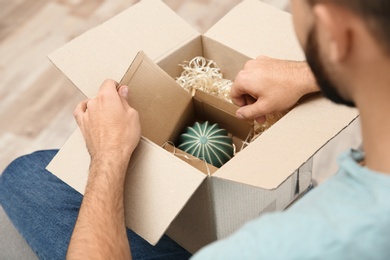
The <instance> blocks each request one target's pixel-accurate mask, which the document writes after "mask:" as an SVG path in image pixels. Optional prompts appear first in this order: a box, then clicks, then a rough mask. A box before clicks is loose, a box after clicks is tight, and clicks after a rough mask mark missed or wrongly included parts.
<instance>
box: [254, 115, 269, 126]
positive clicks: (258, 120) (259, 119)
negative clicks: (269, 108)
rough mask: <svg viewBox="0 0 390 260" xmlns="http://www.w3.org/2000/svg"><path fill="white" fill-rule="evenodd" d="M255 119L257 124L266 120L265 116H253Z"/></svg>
mask: <svg viewBox="0 0 390 260" xmlns="http://www.w3.org/2000/svg"><path fill="white" fill-rule="evenodd" d="M255 120H256V121H257V123H259V124H264V123H265V122H266V121H267V117H266V116H260V117H257V118H255Z"/></svg>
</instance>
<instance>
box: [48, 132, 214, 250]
mask: <svg viewBox="0 0 390 260" xmlns="http://www.w3.org/2000/svg"><path fill="white" fill-rule="evenodd" d="M75 151H77V153H76V152H75ZM89 163H90V157H89V154H88V151H87V149H86V146H85V142H84V139H83V136H82V134H81V131H80V130H79V129H77V130H76V131H75V132H74V133H73V134H72V136H71V137H70V138H69V139H68V141H67V142H66V143H65V145H64V146H63V147H62V148H61V150H60V151H59V152H58V154H57V155H56V156H55V157H54V159H53V160H52V161H51V162H50V164H49V165H48V166H47V169H48V170H49V171H50V172H52V173H53V174H54V175H56V176H57V177H59V178H60V179H61V180H63V181H64V182H65V183H67V184H68V185H70V186H71V187H73V188H74V189H76V190H77V191H78V192H80V193H81V194H84V191H85V186H86V184H87V180H88V173H89ZM206 177H207V175H205V174H203V173H201V172H200V171H198V170H196V169H195V168H193V167H188V164H187V163H186V162H184V161H182V160H180V159H178V158H176V157H175V156H174V155H173V154H171V153H169V152H167V151H165V150H164V149H162V148H161V147H159V146H157V145H155V144H154V143H152V142H150V141H149V140H147V139H144V138H142V139H141V141H140V143H139V145H138V147H137V149H136V150H135V152H134V153H133V155H132V158H131V161H130V165H129V168H128V173H127V178H126V184H125V187H126V190H125V219H126V225H127V226H128V227H129V228H130V229H132V230H133V231H134V232H136V233H137V234H139V235H140V236H142V237H143V238H144V239H145V240H147V241H148V242H149V243H151V244H153V245H155V244H156V243H157V242H158V240H159V239H160V238H161V236H162V235H163V234H164V232H165V231H166V229H167V228H168V227H169V225H170V224H171V222H172V221H173V220H174V218H175V217H176V215H177V214H178V213H179V212H180V211H181V209H182V208H183V207H184V205H185V204H186V203H187V201H188V200H189V199H190V197H191V196H192V194H193V193H194V192H195V191H196V189H197V188H198V187H199V186H200V184H201V183H202V182H203V180H204V179H205V178H206ZM134 209H137V210H134Z"/></svg>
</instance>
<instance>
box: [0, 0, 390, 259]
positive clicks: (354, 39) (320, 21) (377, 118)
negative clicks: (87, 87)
mask: <svg viewBox="0 0 390 260" xmlns="http://www.w3.org/2000/svg"><path fill="white" fill-rule="evenodd" d="M291 7H292V10H293V17H294V24H295V27H296V32H297V35H298V39H299V41H300V43H301V45H302V47H303V49H304V50H305V53H306V56H307V61H308V63H309V65H310V67H311V69H312V70H313V72H314V75H315V76H316V79H317V83H318V85H319V86H320V88H321V90H322V91H323V93H324V94H325V95H326V96H327V97H328V98H330V99H331V100H333V101H335V102H337V103H342V104H346V105H349V106H356V107H357V108H358V109H359V111H360V114H361V122H362V133H363V140H364V147H365V153H363V152H361V151H349V152H347V153H345V154H344V155H342V156H341V157H340V160H339V163H340V171H339V173H338V174H337V175H336V176H335V177H333V178H332V179H331V180H329V181H328V182H327V183H325V184H323V185H321V186H319V187H318V188H316V189H314V190H313V191H311V192H310V193H309V194H307V195H306V196H305V197H304V198H303V199H301V200H300V201H298V202H297V203H296V204H295V205H294V206H293V207H291V208H290V209H288V210H287V211H285V212H281V213H274V214H269V215H267V216H263V217H261V218H259V219H257V220H254V221H252V222H251V223H248V224H247V225H245V226H244V227H243V228H242V229H241V230H239V231H238V232H236V233H235V234H233V235H232V236H230V237H229V238H227V239H225V240H221V241H218V242H216V243H214V244H211V245H209V246H207V247H206V248H204V249H202V250H201V251H200V252H198V253H197V254H196V255H195V256H194V258H195V259H218V258H219V259H229V258H230V259H254V258H255V259H256V258H271V259H313V258H326V259H328V258H332V259H389V258H390V249H389V248H388V246H387V244H388V241H390V219H389V217H388V216H389V215H390V203H388V198H389V197H390V176H389V174H390V160H388V158H389V155H390V152H388V147H390V119H389V117H388V116H387V114H386V111H390V110H389V109H390V102H388V100H389V98H390V87H389V86H388V84H389V83H390V73H388V72H389V69H390V33H389V32H390V22H389V19H390V18H389V17H390V3H389V2H387V0H291ZM312 91H316V87H315V83H314V81H313V79H312V77H311V74H310V72H309V71H308V70H307V67H306V66H305V64H304V63H296V62H287V61H279V60H274V59H269V58H264V57H262V58H259V59H257V60H254V61H250V62H248V63H247V64H246V67H245V69H244V70H243V71H242V72H240V73H239V75H238V76H237V79H236V81H235V83H234V86H233V88H232V92H231V95H232V98H233V100H234V102H235V103H236V104H238V105H239V106H242V108H240V109H239V110H238V111H237V116H238V117H240V118H246V119H248V118H251V119H256V120H258V121H259V122H262V121H264V115H265V114H267V113H270V112H275V111H278V110H282V109H285V108H286V107H288V106H290V105H292V104H294V103H295V102H296V101H297V100H298V99H299V98H300V97H301V96H302V95H303V94H306V93H309V92H312ZM127 95H128V89H127V87H126V86H120V87H119V89H118V92H117V91H116V83H115V82H113V81H110V80H108V81H105V82H104V83H103V85H102V87H101V89H100V91H99V94H98V96H97V97H96V98H94V99H90V100H86V101H83V102H82V103H80V104H79V105H78V107H77V108H76V110H75V117H76V120H77V122H78V124H79V126H80V128H81V130H82V132H83V135H84V138H85V140H86V143H87V147H88V150H89V152H90V155H91V165H90V175H89V180H88V184H87V188H86V192H85V195H84V198H83V199H82V198H81V195H79V194H78V193H77V192H75V191H74V190H72V189H71V188H70V187H68V186H66V185H65V184H63V183H61V182H60V181H59V180H58V179H56V178H55V177H54V176H53V175H51V174H50V173H48V172H46V171H45V170H43V169H42V168H44V167H42V165H39V166H37V164H40V163H37V160H39V159H42V158H43V160H44V163H47V162H48V161H49V160H50V158H51V157H52V156H53V154H54V153H55V152H47V153H49V154H48V155H47V154H45V153H44V152H41V153H35V154H32V155H30V156H29V157H23V158H20V159H18V160H17V161H15V162H14V163H12V164H11V165H10V167H9V168H8V169H7V170H6V171H5V172H4V174H3V176H2V178H1V179H0V188H1V193H0V201H1V203H2V206H3V207H4V209H5V210H6V212H7V214H8V215H9V216H10V218H11V219H12V221H13V223H14V224H15V226H16V227H17V228H18V229H19V231H20V232H21V233H22V235H24V237H25V238H26V240H27V241H28V242H29V244H30V245H31V246H32V248H33V249H34V250H35V252H37V254H38V255H39V256H41V257H42V258H63V257H64V254H65V252H66V248H67V246H68V241H69V239H70V243H69V248H68V251H67V257H68V258H70V259H72V258H75V259H77V258H83V259H84V258H91V259H96V258H103V259H106V258H109V259H111V258H112V259H129V258H131V256H133V257H134V258H142V259H149V258H154V259H156V258H159V259H161V258H164V257H165V258H167V259H182V258H187V257H189V254H187V253H186V252H185V250H183V249H182V248H180V247H179V246H177V245H176V244H175V243H174V242H173V241H171V240H170V239H169V238H167V237H164V238H163V240H162V241H161V242H160V243H159V244H158V245H157V246H156V247H151V246H148V245H147V244H145V242H144V241H143V240H142V239H140V238H139V237H137V236H136V235H134V234H133V233H132V232H131V231H129V230H127V231H126V229H125V224H124V210H123V185H124V178H125V172H126V171H125V169H126V167H127V164H128V162H129V160H131V156H130V155H131V153H132V152H133V151H134V149H135V147H136V146H137V143H138V140H139V135H140V128H139V121H138V114H137V112H136V111H135V110H133V109H132V108H131V107H130V106H129V105H128V104H127V102H126V100H127ZM129 125H131V126H132V127H131V128H130V127H128V126H129ZM129 140H131V142H129ZM253 156H254V158H255V156H256V155H253ZM32 176H33V177H32ZM26 179H27V180H28V181H25V180H26ZM15 183H17V184H15ZM17 185H19V186H17ZM26 189H29V190H30V191H31V192H32V193H33V194H29V193H28V192H26V191H25V190H26ZM23 196H26V197H23ZM31 197H32V198H31ZM81 199H82V204H81V208H80V210H79V203H80V201H81ZM56 203H58V205H57V204H56ZM23 204H25V205H23ZM42 204H43V205H42ZM40 211H41V212H40ZM78 211H79V212H78ZM18 214H20V215H22V214H23V217H21V216H19V215H18ZM29 214H30V215H31V218H29V216H30V215H29ZM77 214H78V218H77V222H76V224H75V226H74V230H73V233H72V228H73V225H74V222H75V221H76V216H77ZM45 224H46V225H45ZM126 232H127V234H126ZM71 233H72V235H71ZM126 235H127V237H126ZM70 236H71V237H70ZM127 239H129V243H127V241H128V240H127Z"/></svg>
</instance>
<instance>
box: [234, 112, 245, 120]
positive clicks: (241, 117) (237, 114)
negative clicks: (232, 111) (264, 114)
mask: <svg viewBox="0 0 390 260" xmlns="http://www.w3.org/2000/svg"><path fill="white" fill-rule="evenodd" d="M236 116H237V117H238V118H240V119H244V117H243V116H242V114H241V113H240V112H237V113H236Z"/></svg>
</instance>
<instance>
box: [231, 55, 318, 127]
mask: <svg viewBox="0 0 390 260" xmlns="http://www.w3.org/2000/svg"><path fill="white" fill-rule="evenodd" d="M315 91H319V89H318V87H317V85H316V83H315V79H314V77H313V75H312V73H311V70H310V68H309V67H308V66H307V64H306V62H297V61H285V60H278V59H273V58H268V57H264V56H260V57H258V58H257V59H256V60H250V61H248V62H247V63H246V64H245V67H244V70H242V71H240V72H239V73H238V75H237V77H236V79H235V81H234V83H233V86H232V90H231V92H230V96H231V98H232V101H233V103H235V104H236V105H238V106H240V107H241V108H240V109H238V110H237V113H236V115H237V117H239V118H242V119H255V120H256V121H258V122H259V123H264V122H265V120H266V118H265V115H267V114H271V113H276V112H282V111H285V110H287V109H289V108H291V107H292V106H293V105H295V104H296V103H297V101H298V100H299V99H300V98H301V97H302V96H303V95H305V94H308V93H310V92H315Z"/></svg>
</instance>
